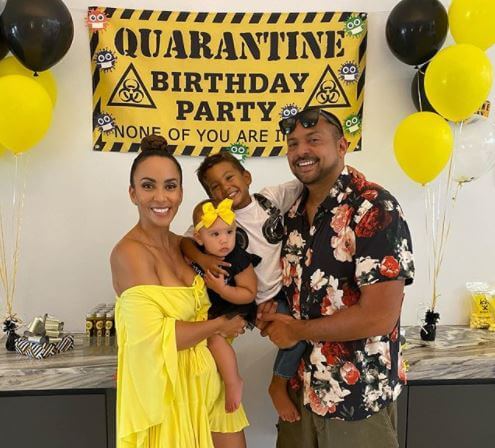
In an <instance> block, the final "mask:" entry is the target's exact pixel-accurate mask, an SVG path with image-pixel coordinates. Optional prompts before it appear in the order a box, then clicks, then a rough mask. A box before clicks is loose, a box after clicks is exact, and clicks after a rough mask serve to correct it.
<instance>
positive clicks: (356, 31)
mask: <svg viewBox="0 0 495 448" xmlns="http://www.w3.org/2000/svg"><path fill="white" fill-rule="evenodd" d="M365 18H366V15H365V14H360V15H351V16H350V17H349V18H348V19H347V20H346V21H345V25H344V31H345V34H346V35H347V36H351V37H359V36H361V34H363V33H364V32H365V31H366V22H365V20H364V19H365Z"/></svg>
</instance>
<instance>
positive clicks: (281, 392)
mask: <svg viewBox="0 0 495 448" xmlns="http://www.w3.org/2000/svg"><path fill="white" fill-rule="evenodd" d="M268 393H269V394H270V397H271V399H272V402H273V406H275V409H276V410H277V412H278V415H279V416H280V418H281V419H282V420H283V421H285V422H289V423H293V422H297V421H298V420H299V419H300V418H301V417H300V416H299V412H298V411H297V409H296V406H295V405H294V403H293V402H292V400H291V399H290V397H289V393H288V392H287V380H286V379H285V378H281V377H279V376H274V377H273V378H272V382H271V384H270V387H269V388H268Z"/></svg>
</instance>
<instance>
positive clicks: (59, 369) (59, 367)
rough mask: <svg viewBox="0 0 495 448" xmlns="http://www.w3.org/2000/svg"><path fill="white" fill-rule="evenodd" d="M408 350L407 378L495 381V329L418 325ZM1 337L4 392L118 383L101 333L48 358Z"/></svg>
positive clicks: (111, 350)
mask: <svg viewBox="0 0 495 448" xmlns="http://www.w3.org/2000/svg"><path fill="white" fill-rule="evenodd" d="M406 339H407V346H406V350H405V351H404V356H405V358H406V360H407V361H408V363H409V366H410V367H409V371H408V381H409V384H414V383H415V382H424V381H425V382H432V383H434V382H442V381H458V380H460V381H473V382H476V381H478V382H483V381H494V382H495V333H490V332H488V331H487V330H470V329H469V328H467V327H462V326H449V325H445V326H439V327H438V329H437V338H436V340H435V341H434V342H433V343H425V342H423V341H421V339H420V338H419V328H418V327H408V328H406ZM4 344H5V339H2V340H0V393H1V392H8V391H27V390H59V389H101V388H114V387H115V374H116V370H117V347H116V346H115V345H114V341H113V340H112V341H111V342H110V344H109V345H106V344H105V338H102V340H101V343H100V345H97V344H96V341H93V343H92V344H91V345H90V344H89V341H88V339H87V338H85V337H84V336H83V335H77V336H76V343H75V348H74V350H73V351H70V352H67V353H61V354H58V355H55V356H52V357H50V358H47V359H42V360H37V359H30V358H27V357H25V356H22V355H18V354H17V353H10V352H7V351H6V350H5V345H4Z"/></svg>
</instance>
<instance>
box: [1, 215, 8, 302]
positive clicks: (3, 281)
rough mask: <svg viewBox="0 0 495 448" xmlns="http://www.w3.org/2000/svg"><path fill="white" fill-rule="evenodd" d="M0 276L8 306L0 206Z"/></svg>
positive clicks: (5, 259)
mask: <svg viewBox="0 0 495 448" xmlns="http://www.w3.org/2000/svg"><path fill="white" fill-rule="evenodd" d="M0 277H1V280H2V287H3V290H4V294H5V300H6V307H7V308H9V306H8V304H9V302H10V298H9V291H10V288H9V277H8V275H7V257H6V250H5V238H4V230H3V214H2V211H1V208H0Z"/></svg>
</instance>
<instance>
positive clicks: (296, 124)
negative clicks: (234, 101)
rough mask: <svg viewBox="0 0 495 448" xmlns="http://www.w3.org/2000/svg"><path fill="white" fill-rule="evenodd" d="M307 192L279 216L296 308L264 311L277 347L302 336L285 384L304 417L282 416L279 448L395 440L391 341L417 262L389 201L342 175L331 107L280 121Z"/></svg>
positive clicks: (383, 444) (382, 446)
mask: <svg viewBox="0 0 495 448" xmlns="http://www.w3.org/2000/svg"><path fill="white" fill-rule="evenodd" d="M280 126H281V129H282V131H283V132H284V133H285V134H286V135H287V144H288V153H287V159H288V161H289V165H290V168H291V170H292V172H293V173H294V175H295V176H296V177H297V178H298V179H299V180H300V181H301V182H302V183H303V184H304V185H305V188H304V191H303V193H302V195H301V196H300V197H299V199H298V200H297V201H296V202H295V204H294V205H293V207H292V208H291V209H290V210H289V212H288V213H287V214H286V216H285V227H286V231H285V238H284V243H283V248H282V265H283V284H284V288H285V291H286V293H287V298H288V300H289V304H290V306H291V311H292V317H291V316H287V315H282V314H272V313H268V314H264V315H263V316H262V319H263V320H265V321H268V322H269V324H268V326H267V327H266V329H265V330H264V334H267V335H268V336H269V337H270V339H271V340H272V341H273V342H274V343H275V344H276V345H277V346H278V347H280V348H288V347H291V346H293V345H295V344H296V343H297V342H298V341H301V340H306V341H308V349H307V351H306V353H305V355H304V356H303V359H302V362H301V365H300V369H299V375H298V376H299V378H298V381H295V380H294V381H292V386H293V389H292V390H291V391H290V393H291V397H292V399H293V400H294V402H295V404H296V406H297V407H298V411H299V412H300V419H299V420H298V421H296V422H293V423H290V422H284V421H279V434H278V441H277V446H278V447H280V448H291V447H294V448H296V447H297V448H300V447H304V448H312V447H319V448H323V447H325V448H327V447H338V448H345V447H349V448H351V447H352V448H356V447H364V446H366V447H376V448H388V447H396V446H398V443H397V435H396V432H395V403H394V401H395V399H396V398H397V397H398V395H399V393H400V391H401V384H402V383H403V382H404V381H405V374H404V370H403V365H402V359H401V354H400V343H399V317H400V310H401V306H402V299H403V295H404V294H403V290H404V285H405V284H406V285H407V284H410V283H412V280H413V276H414V264H413V258H412V253H411V250H412V247H411V238H410V234H409V230H408V227H407V224H406V221H405V220H404V216H403V214H402V210H401V208H400V206H399V204H398V203H397V201H396V199H395V198H394V197H393V196H392V195H391V194H390V193H389V192H388V191H386V190H385V189H383V188H382V187H380V186H379V185H377V184H374V183H370V182H368V181H366V180H364V179H359V178H357V177H354V176H352V175H350V174H349V173H348V171H347V169H346V168H345V163H344V157H345V154H346V151H347V146H348V143H347V141H346V140H345V139H344V137H343V131H342V126H341V124H340V122H339V120H338V119H337V117H335V116H334V115H333V114H329V113H328V112H326V111H324V110H322V109H318V108H310V109H306V110H303V111H302V112H300V113H299V114H297V115H295V116H293V117H291V118H289V119H286V120H282V121H281V122H280Z"/></svg>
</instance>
